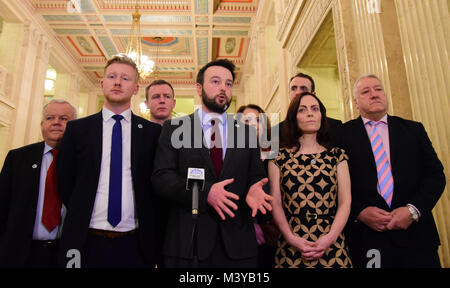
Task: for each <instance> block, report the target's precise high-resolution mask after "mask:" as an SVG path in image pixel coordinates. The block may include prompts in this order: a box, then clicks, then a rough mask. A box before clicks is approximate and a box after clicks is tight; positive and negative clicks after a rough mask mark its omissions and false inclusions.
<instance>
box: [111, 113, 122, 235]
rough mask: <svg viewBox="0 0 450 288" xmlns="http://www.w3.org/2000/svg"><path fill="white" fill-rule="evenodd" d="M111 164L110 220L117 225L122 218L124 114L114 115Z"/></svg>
mask: <svg viewBox="0 0 450 288" xmlns="http://www.w3.org/2000/svg"><path fill="white" fill-rule="evenodd" d="M112 118H113V119H114V120H116V123H115V124H114V126H113V130H112V139H111V165H110V170H109V200H108V222H109V223H110V224H111V225H112V226H113V227H116V226H117V224H119V222H120V220H121V218H122V125H121V124H120V120H122V119H123V116H122V115H114V116H112Z"/></svg>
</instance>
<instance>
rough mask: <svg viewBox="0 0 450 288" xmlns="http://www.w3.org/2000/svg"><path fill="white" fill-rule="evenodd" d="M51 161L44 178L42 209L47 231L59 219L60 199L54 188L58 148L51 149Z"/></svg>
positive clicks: (51, 228) (53, 227) (57, 223)
mask: <svg viewBox="0 0 450 288" xmlns="http://www.w3.org/2000/svg"><path fill="white" fill-rule="evenodd" d="M50 152H51V153H52V155H53V161H52V163H51V164H50V167H48V170H47V178H46V179H45V194H44V209H43V211H42V224H44V226H45V228H47V230H48V231H49V232H51V231H53V229H55V227H57V226H58V225H59V223H60V221H61V200H60V199H59V195H58V190H57V188H56V185H57V182H56V157H57V156H58V150H56V149H52V150H50Z"/></svg>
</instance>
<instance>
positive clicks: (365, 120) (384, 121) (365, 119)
mask: <svg viewBox="0 0 450 288" xmlns="http://www.w3.org/2000/svg"><path fill="white" fill-rule="evenodd" d="M361 118H362V120H363V122H364V126H365V125H367V123H369V122H370V121H372V120H370V119H367V118H364V117H363V116H361ZM373 122H375V121H373ZM376 122H377V123H378V122H382V123H384V124H386V125H387V124H388V121H387V114H385V115H384V116H383V117H381V119H380V120H379V121H376Z"/></svg>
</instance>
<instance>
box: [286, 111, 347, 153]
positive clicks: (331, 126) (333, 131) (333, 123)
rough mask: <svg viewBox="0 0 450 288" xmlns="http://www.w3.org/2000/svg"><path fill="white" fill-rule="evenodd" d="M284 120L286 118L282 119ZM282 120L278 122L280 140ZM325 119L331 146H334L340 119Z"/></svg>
mask: <svg viewBox="0 0 450 288" xmlns="http://www.w3.org/2000/svg"><path fill="white" fill-rule="evenodd" d="M284 121H286V120H284ZM284 121H281V122H280V123H279V124H278V127H279V128H278V129H279V130H278V131H279V134H280V142H281V139H283V133H282V131H283V130H282V129H283V125H284ZM327 121H328V131H329V132H330V136H331V147H335V146H336V139H338V136H339V129H340V128H341V127H342V121H341V120H337V119H333V118H329V117H327Z"/></svg>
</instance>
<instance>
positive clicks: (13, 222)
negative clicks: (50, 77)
mask: <svg viewBox="0 0 450 288" xmlns="http://www.w3.org/2000/svg"><path fill="white" fill-rule="evenodd" d="M75 117H76V110H75V108H74V107H73V106H72V105H70V103H69V102H67V101H65V100H56V99H54V100H52V101H51V102H49V103H48V104H46V105H45V106H44V108H43V112H42V121H41V131H42V137H43V139H44V141H42V142H38V143H34V144H30V145H27V146H24V147H21V148H18V149H14V150H11V151H9V153H8V155H7V156H6V159H5V163H4V165H3V169H2V172H1V173H0V267H1V266H6V267H40V268H50V267H56V266H57V265H56V259H57V252H58V242H59V238H60V235H61V225H59V224H60V223H61V216H62V212H63V210H62V206H61V201H60V199H59V197H58V193H57V191H56V190H52V189H51V187H53V188H55V187H56V183H55V182H54V181H52V180H51V179H52V177H51V176H50V175H52V174H53V172H54V171H56V169H55V168H56V167H55V166H56V161H55V159H54V157H57V156H54V155H57V153H56V152H55V151H57V150H58V146H59V143H60V141H61V138H62V136H63V134H64V130H65V129H66V123H67V121H70V120H72V119H74V118H75ZM55 153H56V154H55ZM53 162H55V163H53ZM52 163H53V164H52ZM51 171H53V172H51ZM53 175H54V174H53ZM54 176H55V175H54ZM53 180H55V181H56V178H53ZM52 193H53V194H52ZM52 212H54V213H52Z"/></svg>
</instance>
